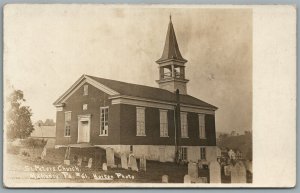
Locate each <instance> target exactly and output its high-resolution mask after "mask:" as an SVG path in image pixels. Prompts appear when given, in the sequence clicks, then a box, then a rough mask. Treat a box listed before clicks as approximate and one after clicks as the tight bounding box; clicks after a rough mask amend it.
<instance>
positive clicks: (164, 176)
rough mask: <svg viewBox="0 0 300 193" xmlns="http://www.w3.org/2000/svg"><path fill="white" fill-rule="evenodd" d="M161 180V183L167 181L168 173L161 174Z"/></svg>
mask: <svg viewBox="0 0 300 193" xmlns="http://www.w3.org/2000/svg"><path fill="white" fill-rule="evenodd" d="M161 182H162V183H169V176H168V175H163V176H162V177H161Z"/></svg>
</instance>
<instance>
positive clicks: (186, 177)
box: [183, 175, 191, 183]
mask: <svg viewBox="0 0 300 193" xmlns="http://www.w3.org/2000/svg"><path fill="white" fill-rule="evenodd" d="M183 183H191V177H190V176H189V175H185V176H184V177H183Z"/></svg>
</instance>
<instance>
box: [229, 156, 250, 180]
mask: <svg viewBox="0 0 300 193" xmlns="http://www.w3.org/2000/svg"><path fill="white" fill-rule="evenodd" d="M246 182H247V179H246V168H245V166H244V164H243V163H242V162H241V161H239V162H237V163H236V164H235V166H232V167H231V183H246Z"/></svg>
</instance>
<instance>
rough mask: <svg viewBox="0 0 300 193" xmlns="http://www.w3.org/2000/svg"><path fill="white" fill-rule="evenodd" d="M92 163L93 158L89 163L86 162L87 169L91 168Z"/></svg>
mask: <svg viewBox="0 0 300 193" xmlns="http://www.w3.org/2000/svg"><path fill="white" fill-rule="evenodd" d="M92 163H93V158H90V159H89V161H88V165H87V167H88V168H91V167H92Z"/></svg>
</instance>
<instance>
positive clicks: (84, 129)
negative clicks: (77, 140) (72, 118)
mask: <svg viewBox="0 0 300 193" xmlns="http://www.w3.org/2000/svg"><path fill="white" fill-rule="evenodd" d="M81 129H82V142H89V140H88V139H89V122H88V121H81Z"/></svg>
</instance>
